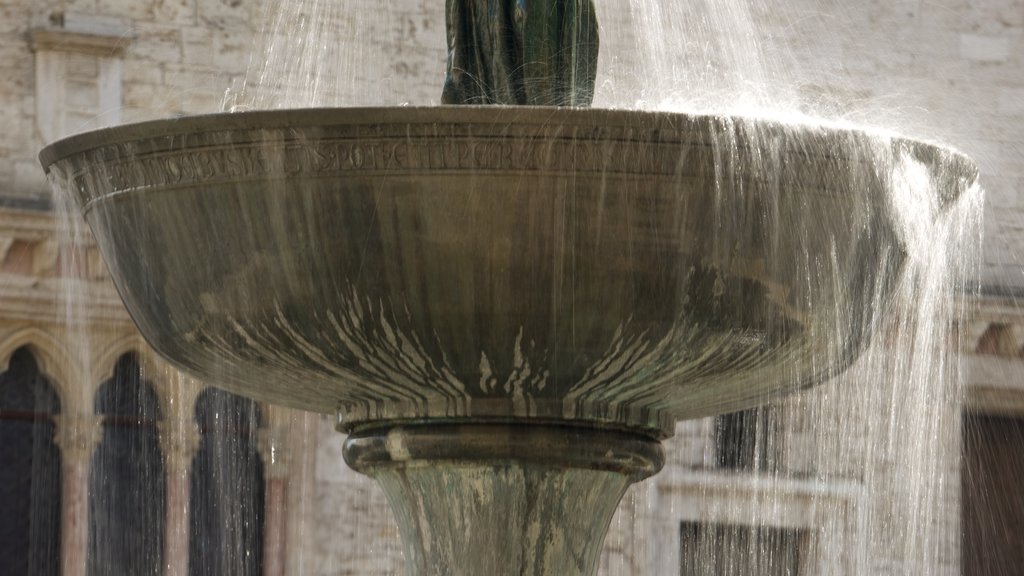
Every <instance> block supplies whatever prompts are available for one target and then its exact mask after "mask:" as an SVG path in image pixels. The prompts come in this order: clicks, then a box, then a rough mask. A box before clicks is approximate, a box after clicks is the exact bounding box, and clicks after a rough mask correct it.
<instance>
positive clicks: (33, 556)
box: [0, 347, 61, 576]
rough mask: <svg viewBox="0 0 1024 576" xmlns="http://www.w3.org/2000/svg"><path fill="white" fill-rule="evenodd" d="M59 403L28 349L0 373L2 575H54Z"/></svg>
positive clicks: (56, 566) (57, 545)
mask: <svg viewBox="0 0 1024 576" xmlns="http://www.w3.org/2000/svg"><path fill="white" fill-rule="evenodd" d="M58 413H60V398H59V397H58V395H57V393H56V391H55V390H54V388H53V386H51V385H50V382H49V380H47V379H46V377H45V376H43V374H42V373H41V372H40V370H39V364H38V363H37V362H36V359H35V357H34V356H33V355H32V352H31V351H30V350H29V349H28V347H21V348H18V349H17V350H15V351H14V354H12V355H11V359H10V362H9V363H8V366H7V370H6V371H5V372H4V373H3V374H0V574H5V575H9V576H56V574H57V573H58V569H59V566H60V510H61V466H60V452H59V451H58V449H57V446H56V444H55V443H54V431H55V424H54V416H55V415H57V414H58Z"/></svg>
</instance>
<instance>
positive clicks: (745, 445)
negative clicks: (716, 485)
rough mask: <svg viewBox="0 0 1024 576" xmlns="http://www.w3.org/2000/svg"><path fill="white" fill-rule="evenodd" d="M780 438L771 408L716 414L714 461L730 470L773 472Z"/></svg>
mask: <svg viewBox="0 0 1024 576" xmlns="http://www.w3.org/2000/svg"><path fill="white" fill-rule="evenodd" d="M780 438H781V433H780V430H779V423H778V418H777V417H776V416H775V411H774V410H772V409H771V408H767V407H761V408H754V409H751V410H743V411H741V412H733V413H731V414H723V415H721V416H718V417H716V418H715V464H716V465H717V466H718V467H719V468H723V469H727V470H742V471H746V472H753V471H766V472H774V471H776V470H777V469H778V458H777V455H778V454H781V450H779V441H780Z"/></svg>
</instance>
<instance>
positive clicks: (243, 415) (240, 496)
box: [188, 388, 264, 576]
mask: <svg viewBox="0 0 1024 576" xmlns="http://www.w3.org/2000/svg"><path fill="white" fill-rule="evenodd" d="M195 416H196V423H197V424H198V425H199V433H200V441H199V450H198V452H197V453H196V455H195V458H194V459H193V461H192V476H191V479H190V495H191V502H190V506H189V510H190V520H189V523H190V530H189V563H188V566H189V570H188V571H189V576H220V575H222V574H232V575H237V576H259V575H260V574H262V572H263V518H264V481H263V461H262V460H261V459H260V456H259V453H258V452H257V429H258V428H259V427H260V411H259V406H258V405H257V404H256V403H255V402H253V401H252V400H250V399H248V398H243V397H241V396H236V395H234V394H231V393H229V392H224V391H223V390H218V389H216V388H207V389H206V390H203V392H201V393H200V394H199V397H198V398H197V399H196V408H195Z"/></svg>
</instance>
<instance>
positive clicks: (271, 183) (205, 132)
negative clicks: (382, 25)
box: [42, 107, 975, 433]
mask: <svg viewBox="0 0 1024 576" xmlns="http://www.w3.org/2000/svg"><path fill="white" fill-rule="evenodd" d="M42 160H43V163H44V165H45V166H47V168H48V171H49V172H50V174H51V178H52V180H53V181H54V182H55V184H56V185H57V186H59V187H62V188H64V189H65V190H67V191H68V192H69V193H70V194H72V195H73V196H74V198H75V200H76V202H77V204H78V206H79V207H80V208H81V209H82V210H83V212H84V214H85V217H86V220H87V221H88V223H89V225H90V227H91V228H92V230H93V233H94V234H95V236H96V238H97V241H98V243H99V246H100V249H101V251H102V253H103V256H104V259H105V261H106V262H107V265H108V267H109V269H110V272H111V276H112V277H113V279H114V282H115V284H116V286H117V288H118V290H119V292H120V294H121V296H122V298H123V299H124V302H125V304H126V306H127V308H128V311H129V313H130V314H131V316H132V318H133V319H134V321H135V322H136V324H137V325H138V327H139V329H140V330H141V332H142V334H143V335H144V336H145V337H146V338H147V340H148V341H149V342H150V344H152V345H153V347H154V348H155V349H156V350H157V351H158V352H159V353H161V354H162V355H163V356H165V357H166V358H167V359H168V360H170V361H171V362H172V363H174V364H175V365H177V366H179V367H181V368H183V369H184V370H186V371H188V372H190V373H192V374H194V375H195V376H197V377H200V378H202V379H204V380H206V381H207V382H210V383H215V384H218V385H221V386H223V387H225V388H227V389H230V390H232V391H235V392H239V393H242V394H246V395H249V396H252V397H254V398H257V399H260V400H265V401H270V402H276V403H281V404H285V405H289V406H293V407H298V408H303V409H308V410H315V411H320V412H330V413H333V412H336V411H339V412H340V414H341V417H342V419H343V425H348V426H356V425H358V424H359V423H362V422H371V421H379V420H396V419H397V420H404V419H421V418H435V419H437V418H441V419H444V418H451V419H462V418H474V419H510V418H516V419H518V418H535V419H538V420H574V421H585V422H596V423H602V424H606V425H609V426H625V427H638V428H643V429H649V430H652V431H655V432H658V433H669V432H670V431H671V427H672V423H673V422H674V421H675V420H676V419H680V418H688V417H697V416H703V415H708V414H713V413H719V412H724V411H729V410H735V409H740V408H744V407H747V406H751V405H754V404H757V403H759V402H761V401H763V400H764V398H765V397H766V395H768V394H773V393H776V392H782V391H785V390H787V389H792V388H797V387H801V386H806V385H810V384H814V383H817V382H819V381H821V380H823V379H824V378H827V377H828V376H830V375H833V374H834V373H836V372H837V371H839V370H841V369H842V368H843V367H845V366H846V365H847V364H848V363H849V362H850V361H852V360H853V359H854V358H855V357H856V354H857V352H858V351H859V350H860V349H862V348H863V346H864V345H866V343H867V341H868V338H869V336H870V332H871V329H872V327H873V326H874V325H875V323H876V321H877V318H878V316H879V315H880V314H882V310H883V309H884V303H885V302H886V301H887V299H888V298H889V296H890V292H891V290H892V289H893V285H894V283H895V281H896V279H897V277H898V274H899V271H900V270H901V269H902V267H903V265H904V261H905V258H906V253H905V247H904V245H903V239H902V237H901V230H900V227H899V225H898V222H899V219H898V218H896V217H895V216H894V214H893V206H892V202H891V194H892V187H893V185H892V182H891V181H892V174H893V171H894V169H895V168H896V167H897V166H898V165H899V164H900V163H901V162H904V163H905V162H916V163H919V164H922V165H924V166H925V167H926V168H927V169H928V170H929V171H930V173H931V174H932V176H931V178H932V184H933V186H934V188H935V189H936V190H937V191H938V193H939V198H938V200H939V205H940V206H941V205H942V204H944V203H948V202H950V201H951V200H952V199H953V198H955V197H956V195H957V194H958V193H959V192H960V191H962V190H963V189H964V188H965V187H967V186H969V185H970V184H971V183H972V182H973V180H974V178H975V172H974V167H973V165H971V164H970V163H969V161H967V160H966V159H964V158H963V157H961V156H959V155H956V154H954V153H951V152H949V151H946V150H944V149H941V148H936V147H932V146H929V145H924V144H920V143H915V142H911V141H906V140H898V139H881V138H877V137H874V136H870V135H867V134H863V133H860V132H855V131H844V130H835V129H826V128H816V127H791V126H783V125H779V124H772V123H766V122H754V121H749V120H736V119H730V118H714V117H699V116H686V115H680V114H661V113H640V112H626V111H601V110H572V109H546V108H510V109H505V108H475V107H457V108H446V107H442V108H424V109H417V108H401V109H336V110H301V111H280V112H256V113H243V114H225V115H213V116H207V117H193V118H186V119H178V120H167V121H158V122H150V123H145V124H139V125H133V126H125V127H119V128H114V129H108V130H104V131H100V132H95V133H90V134H85V135H81V136H76V137H73V138H70V139H67V140H64V141H62V142H59V143H57V144H55V145H53V146H51V147H49V148H47V149H46V150H44V151H43V153H42ZM837 335H838V336H837Z"/></svg>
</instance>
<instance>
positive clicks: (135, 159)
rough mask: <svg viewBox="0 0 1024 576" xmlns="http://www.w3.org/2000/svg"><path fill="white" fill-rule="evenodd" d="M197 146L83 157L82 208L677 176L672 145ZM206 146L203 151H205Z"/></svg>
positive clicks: (300, 142)
mask: <svg viewBox="0 0 1024 576" xmlns="http://www.w3.org/2000/svg"><path fill="white" fill-rule="evenodd" d="M206 136H208V138H205V139H203V141H204V142H205V143H206V144H205V145H202V144H198V143H191V142H190V143H189V144H191V145H190V146H183V145H180V144H179V145H173V144H172V145H169V146H165V147H162V149H157V150H153V151H152V152H149V153H146V152H142V153H140V152H139V150H138V149H136V148H135V144H131V143H130V144H119V145H114V146H107V147H104V148H100V149H96V150H93V151H90V152H89V153H88V154H86V157H87V161H86V162H85V163H84V164H81V165H79V168H80V170H76V171H74V172H73V173H74V176H73V179H74V182H75V189H76V190H77V191H78V192H79V194H80V195H81V198H82V199H83V200H89V199H94V196H95V195H96V194H97V193H98V194H99V195H106V194H110V193H117V192H123V191H129V190H136V189H140V188H150V187H164V186H182V185H190V184H199V183H211V182H218V181H221V182H231V181H235V180H249V179H261V178H279V177H283V176H291V175H300V174H305V175H310V176H329V175H332V174H344V173H348V172H398V173H401V172H412V173H416V172H424V171H430V172H435V173H436V172H446V171H456V172H457V171H468V172H495V171H497V172H502V171H515V172H544V173H564V174H586V173H591V174H616V173H631V174H644V175H645V176H646V177H656V176H674V175H678V174H679V173H680V171H681V170H682V167H683V166H684V157H685V156H686V152H687V150H689V151H691V152H692V149H689V148H688V147H686V146H680V144H679V143H678V142H663V141H662V142H659V141H654V142H647V141H643V140H629V139H627V140H610V141H609V140H586V139H581V138H574V137H571V136H570V137H562V138H553V139H549V138H545V137H543V136H535V137H532V138H531V137H529V136H524V135H512V136H507V135H489V134H488V135H482V136H471V135H459V136H458V137H452V136H451V135H432V136H430V137H425V136H423V135H416V136H409V137H402V138H398V137H393V136H392V137H384V138H381V137H377V138H374V139H361V138H315V137H313V138H308V139H303V138H295V137H292V138H277V139H269V140H266V141H262V142H252V141H248V142H243V143H230V144H220V145H218V144H215V143H217V142H225V141H230V140H231V138H230V135H229V136H228V137H222V138H217V137H215V135H206ZM211 144H212V145H211Z"/></svg>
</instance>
